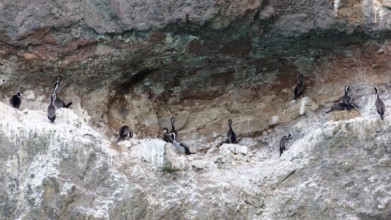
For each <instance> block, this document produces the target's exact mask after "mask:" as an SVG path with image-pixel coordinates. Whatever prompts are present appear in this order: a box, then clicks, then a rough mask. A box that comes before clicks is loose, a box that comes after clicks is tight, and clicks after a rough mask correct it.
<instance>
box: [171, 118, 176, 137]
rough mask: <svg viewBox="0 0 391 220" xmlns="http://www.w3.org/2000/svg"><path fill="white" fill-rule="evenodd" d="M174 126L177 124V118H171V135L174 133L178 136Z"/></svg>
mask: <svg viewBox="0 0 391 220" xmlns="http://www.w3.org/2000/svg"><path fill="white" fill-rule="evenodd" d="M174 124H175V118H174V117H172V118H171V131H170V133H174V134H175V135H176V136H178V133H177V132H176V130H175V125H174Z"/></svg>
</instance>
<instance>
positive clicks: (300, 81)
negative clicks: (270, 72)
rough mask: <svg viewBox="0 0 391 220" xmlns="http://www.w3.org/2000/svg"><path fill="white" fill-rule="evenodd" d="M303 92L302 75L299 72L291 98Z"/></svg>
mask: <svg viewBox="0 0 391 220" xmlns="http://www.w3.org/2000/svg"><path fill="white" fill-rule="evenodd" d="M303 92H304V75H303V74H300V75H299V83H298V84H297V86H296V88H295V92H294V94H295V96H294V98H293V99H297V97H299V96H301V95H302V94H303Z"/></svg>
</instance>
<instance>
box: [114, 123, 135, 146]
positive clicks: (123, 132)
mask: <svg viewBox="0 0 391 220" xmlns="http://www.w3.org/2000/svg"><path fill="white" fill-rule="evenodd" d="M118 133H119V138H118V140H117V142H119V141H120V140H122V139H128V140H129V139H130V138H132V137H133V131H132V129H130V128H129V126H127V125H124V126H122V127H121V128H120V129H119V132H118Z"/></svg>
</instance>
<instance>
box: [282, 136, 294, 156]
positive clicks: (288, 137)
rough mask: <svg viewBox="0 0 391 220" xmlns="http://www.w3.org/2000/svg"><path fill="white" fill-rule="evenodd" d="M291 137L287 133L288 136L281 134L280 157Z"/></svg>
mask: <svg viewBox="0 0 391 220" xmlns="http://www.w3.org/2000/svg"><path fill="white" fill-rule="evenodd" d="M290 139H292V135H291V134H288V136H286V135H285V136H283V137H282V138H281V140H280V157H281V154H282V153H283V152H284V151H286V148H287V147H288V142H289V140H290Z"/></svg>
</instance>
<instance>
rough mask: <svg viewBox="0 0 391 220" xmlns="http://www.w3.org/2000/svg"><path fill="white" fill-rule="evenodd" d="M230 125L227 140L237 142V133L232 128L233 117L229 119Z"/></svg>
mask: <svg viewBox="0 0 391 220" xmlns="http://www.w3.org/2000/svg"><path fill="white" fill-rule="evenodd" d="M228 127H229V129H228V132H227V142H228V143H233V144H236V134H235V132H234V131H233V130H232V120H231V119H229V120H228Z"/></svg>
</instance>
